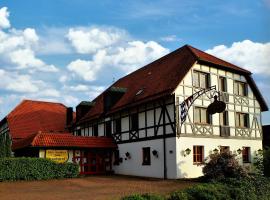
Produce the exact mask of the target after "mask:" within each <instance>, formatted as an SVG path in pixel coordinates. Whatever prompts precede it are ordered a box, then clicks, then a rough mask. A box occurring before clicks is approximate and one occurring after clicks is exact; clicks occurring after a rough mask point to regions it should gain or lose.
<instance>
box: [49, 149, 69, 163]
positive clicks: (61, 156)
mask: <svg viewBox="0 0 270 200" xmlns="http://www.w3.org/2000/svg"><path fill="white" fill-rule="evenodd" d="M45 158H47V159H50V160H52V161H54V162H57V163H65V162H67V161H68V150H54V149H47V150H46V154H45Z"/></svg>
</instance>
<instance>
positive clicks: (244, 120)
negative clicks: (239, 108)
mask: <svg viewBox="0 0 270 200" xmlns="http://www.w3.org/2000/svg"><path fill="white" fill-rule="evenodd" d="M235 126H236V127H240V128H248V127H249V115H248V114H246V113H236V114H235Z"/></svg>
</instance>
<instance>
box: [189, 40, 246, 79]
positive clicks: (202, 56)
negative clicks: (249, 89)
mask: <svg viewBox="0 0 270 200" xmlns="http://www.w3.org/2000/svg"><path fill="white" fill-rule="evenodd" d="M187 47H188V48H189V49H190V51H191V52H192V53H193V54H194V55H195V56H196V57H197V59H198V60H199V61H205V62H208V63H211V64H215V65H218V66H220V67H223V68H224V67H225V68H226V69H229V70H233V71H236V72H238V73H239V72H240V73H241V72H242V73H245V74H251V72H250V71H248V70H245V69H243V68H241V67H238V66H236V65H234V64H232V63H229V62H227V61H225V60H222V59H220V58H217V57H215V56H213V55H210V54H208V53H205V52H204V51H202V50H199V49H197V48H194V47H192V46H190V45H187Z"/></svg>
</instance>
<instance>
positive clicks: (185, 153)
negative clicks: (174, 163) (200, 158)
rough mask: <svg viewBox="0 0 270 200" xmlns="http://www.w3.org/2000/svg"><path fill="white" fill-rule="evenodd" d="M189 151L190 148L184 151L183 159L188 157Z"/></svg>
mask: <svg viewBox="0 0 270 200" xmlns="http://www.w3.org/2000/svg"><path fill="white" fill-rule="evenodd" d="M190 152H191V150H190V148H187V149H186V150H185V151H184V157H186V156H188V155H189V154H190Z"/></svg>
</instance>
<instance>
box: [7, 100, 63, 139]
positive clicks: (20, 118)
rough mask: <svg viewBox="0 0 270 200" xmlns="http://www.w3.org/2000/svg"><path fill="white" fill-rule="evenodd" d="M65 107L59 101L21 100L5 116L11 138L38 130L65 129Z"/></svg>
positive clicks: (61, 130) (21, 136) (22, 136)
mask: <svg viewBox="0 0 270 200" xmlns="http://www.w3.org/2000/svg"><path fill="white" fill-rule="evenodd" d="M66 109H67V107H66V106H64V105H63V104H61V103H51V102H43V101H31V100H23V101H22V102H21V103H20V104H19V105H18V106H17V107H16V108H15V109H14V110H13V111H12V112H10V113H9V114H8V116H7V121H8V126H9V129H10V134H11V136H12V139H13V140H17V139H21V138H26V137H28V136H29V135H32V134H34V133H37V132H38V131H47V132H49V131H54V132H63V131H65V126H66Z"/></svg>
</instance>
